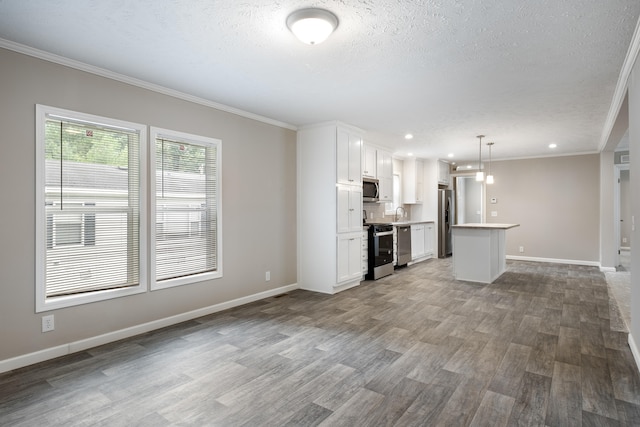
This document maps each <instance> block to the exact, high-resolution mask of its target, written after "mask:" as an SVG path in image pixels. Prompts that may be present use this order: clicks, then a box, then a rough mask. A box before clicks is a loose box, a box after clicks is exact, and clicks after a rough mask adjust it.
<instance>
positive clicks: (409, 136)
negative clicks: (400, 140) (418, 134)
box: [404, 133, 413, 139]
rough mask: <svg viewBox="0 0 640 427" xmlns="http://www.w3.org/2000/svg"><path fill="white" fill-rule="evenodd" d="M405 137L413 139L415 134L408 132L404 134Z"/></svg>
mask: <svg viewBox="0 0 640 427" xmlns="http://www.w3.org/2000/svg"><path fill="white" fill-rule="evenodd" d="M404 139H413V135H412V134H410V133H408V134H406V135H405V136H404Z"/></svg>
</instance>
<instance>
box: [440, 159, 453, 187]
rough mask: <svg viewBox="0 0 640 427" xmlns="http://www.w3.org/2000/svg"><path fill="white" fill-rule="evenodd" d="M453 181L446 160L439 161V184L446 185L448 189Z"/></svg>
mask: <svg viewBox="0 0 640 427" xmlns="http://www.w3.org/2000/svg"><path fill="white" fill-rule="evenodd" d="M450 180H451V172H450V166H449V163H447V162H445V161H444V160H438V184H440V185H446V186H447V187H448V186H449V185H450V182H451V181H450Z"/></svg>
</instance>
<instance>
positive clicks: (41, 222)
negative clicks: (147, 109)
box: [35, 104, 148, 313]
mask: <svg viewBox="0 0 640 427" xmlns="http://www.w3.org/2000/svg"><path fill="white" fill-rule="evenodd" d="M48 115H54V116H59V117H61V118H69V119H73V120H76V121H84V122H89V123H97V124H104V125H108V126H110V127H120V128H123V129H131V130H135V131H137V132H139V135H140V140H139V155H140V182H139V185H140V189H139V195H140V196H139V197H140V200H139V202H140V222H139V226H140V230H139V236H140V241H139V248H138V250H139V252H138V253H139V258H140V259H139V263H140V264H139V268H140V280H139V281H138V282H139V283H138V284H137V285H135V286H130V287H127V288H122V289H107V290H101V291H93V292H87V293H81V294H75V295H65V296H56V297H51V298H47V297H46V289H45V288H46V262H45V260H46V251H47V236H46V234H47V233H46V229H47V228H46V227H47V225H46V221H47V214H46V208H45V178H46V176H45V175H46V174H45V148H46V141H45V120H46V118H47V116H48ZM146 147H147V126H146V125H142V124H139V123H132V122H127V121H123V120H117V119H111V118H106V117H100V116H94V115H91V114H86V113H80V112H76V111H71V110H65V109H61V108H56V107H49V106H46V105H40V104H37V105H36V224H35V232H36V263H35V265H36V312H37V313H39V312H43V311H48V310H54V309H59V308H64V307H71V306H75V305H80V304H88V303H92V302H97V301H104V300H108V299H112V298H118V297H123V296H128V295H134V294H140V293H144V292H147V289H148V282H147V259H148V257H147V218H148V213H147V208H146V206H147V203H146V200H147V150H146Z"/></svg>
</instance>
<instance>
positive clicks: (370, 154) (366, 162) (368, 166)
mask: <svg viewBox="0 0 640 427" xmlns="http://www.w3.org/2000/svg"><path fill="white" fill-rule="evenodd" d="M376 152H377V150H376V149H375V148H374V147H371V146H370V145H366V144H365V145H364V148H363V149H362V153H363V155H362V176H363V177H365V178H378V168H377V167H378V163H377V153H376Z"/></svg>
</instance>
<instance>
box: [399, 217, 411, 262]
mask: <svg viewBox="0 0 640 427" xmlns="http://www.w3.org/2000/svg"><path fill="white" fill-rule="evenodd" d="M397 228H398V265H397V266H398V267H402V266H403V265H407V263H408V262H409V261H411V226H410V225H398V226H397Z"/></svg>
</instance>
